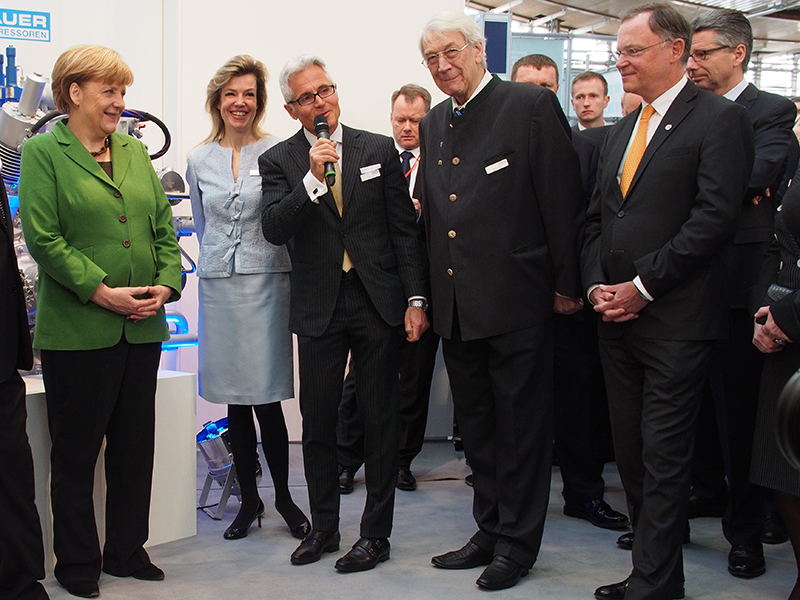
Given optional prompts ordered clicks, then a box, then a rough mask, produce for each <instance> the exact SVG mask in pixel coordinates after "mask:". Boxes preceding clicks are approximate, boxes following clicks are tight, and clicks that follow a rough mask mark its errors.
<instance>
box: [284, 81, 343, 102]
mask: <svg viewBox="0 0 800 600" xmlns="http://www.w3.org/2000/svg"><path fill="white" fill-rule="evenodd" d="M335 93H336V85H323V86H322V87H321V88H319V89H318V90H317V92H316V93H315V94H314V93H311V92H306V93H305V94H302V95H301V96H300V97H299V98H295V99H294V100H289V104H295V103H296V104H297V105H299V106H311V105H312V104H314V102H316V101H317V96H319V97H320V98H329V97H330V96H333V95H334V94H335Z"/></svg>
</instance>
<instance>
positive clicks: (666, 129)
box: [664, 123, 672, 131]
mask: <svg viewBox="0 0 800 600" xmlns="http://www.w3.org/2000/svg"><path fill="white" fill-rule="evenodd" d="M670 129H672V123H667V124H666V125H664V131H669V130H670Z"/></svg>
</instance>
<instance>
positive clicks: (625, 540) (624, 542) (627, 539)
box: [597, 531, 633, 589]
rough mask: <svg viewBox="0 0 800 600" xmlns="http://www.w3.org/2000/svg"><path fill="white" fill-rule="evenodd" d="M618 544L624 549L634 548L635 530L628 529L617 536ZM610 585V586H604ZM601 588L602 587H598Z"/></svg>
mask: <svg viewBox="0 0 800 600" xmlns="http://www.w3.org/2000/svg"><path fill="white" fill-rule="evenodd" d="M617 546H619V547H620V548H622V549H623V550H632V549H633V532H632V531H628V532H627V533H623V534H622V535H621V536H619V537H618V538H617ZM603 587H608V586H603ZM597 589H600V588H597Z"/></svg>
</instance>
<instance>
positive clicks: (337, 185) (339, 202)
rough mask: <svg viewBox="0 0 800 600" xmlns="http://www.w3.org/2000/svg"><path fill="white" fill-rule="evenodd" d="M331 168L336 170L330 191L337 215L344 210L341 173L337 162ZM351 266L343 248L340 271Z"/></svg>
mask: <svg viewBox="0 0 800 600" xmlns="http://www.w3.org/2000/svg"><path fill="white" fill-rule="evenodd" d="M333 168H334V170H335V171H336V181H334V183H333V187H332V188H331V192H332V193H333V199H334V200H336V208H337V209H338V210H339V216H341V215H342V211H343V210H344V200H343V199H342V174H341V172H340V171H339V163H338V162H336V163H334V164H333ZM352 268H353V261H352V260H350V255H349V254H348V253H347V250H345V251H344V256H343V257H342V271H344V272H345V273H347V272H348V271H349V270H350V269H352Z"/></svg>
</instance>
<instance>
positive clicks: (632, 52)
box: [614, 40, 672, 60]
mask: <svg viewBox="0 0 800 600" xmlns="http://www.w3.org/2000/svg"><path fill="white" fill-rule="evenodd" d="M670 41H672V40H661V41H660V42H656V43H655V44H650V45H649V46H645V47H644V48H629V49H628V50H617V51H616V52H614V56H616V57H617V60H620V59H621V58H622V57H623V56H624V57H625V58H627V59H631V58H637V57H638V56H640V55H641V54H642V53H643V52H644V51H645V50H650V48H655V47H656V46H659V45H661V44H664V43H666V42H670Z"/></svg>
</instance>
